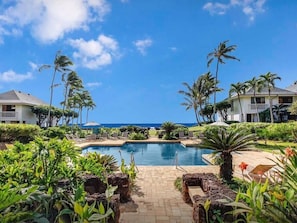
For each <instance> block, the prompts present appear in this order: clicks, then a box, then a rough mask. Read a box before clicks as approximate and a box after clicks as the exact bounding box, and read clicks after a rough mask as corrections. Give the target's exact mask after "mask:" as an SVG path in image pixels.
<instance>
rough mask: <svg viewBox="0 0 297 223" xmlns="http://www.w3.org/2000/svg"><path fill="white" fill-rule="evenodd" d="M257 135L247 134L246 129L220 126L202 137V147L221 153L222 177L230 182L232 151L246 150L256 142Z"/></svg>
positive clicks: (231, 175)
mask: <svg viewBox="0 0 297 223" xmlns="http://www.w3.org/2000/svg"><path fill="white" fill-rule="evenodd" d="M254 139H255V135H254V134H247V133H246V131H245V130H243V129H241V130H239V129H230V130H229V129H228V128H225V127H219V128H218V129H212V130H211V131H207V132H205V134H204V137H203V138H202V141H201V144H200V146H201V147H202V148H207V149H212V150H214V154H220V158H221V161H222V163H221V164H220V177H221V178H222V179H224V180H226V181H228V182H230V181H231V180H232V177H233V158H232V152H235V151H240V150H244V149H246V148H248V147H250V146H251V145H252V144H253V143H254Z"/></svg>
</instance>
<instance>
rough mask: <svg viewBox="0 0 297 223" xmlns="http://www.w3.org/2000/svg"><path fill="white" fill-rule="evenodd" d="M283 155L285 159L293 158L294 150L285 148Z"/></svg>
mask: <svg viewBox="0 0 297 223" xmlns="http://www.w3.org/2000/svg"><path fill="white" fill-rule="evenodd" d="M285 154H286V157H291V156H294V150H292V149H291V148H290V147H287V148H286V149H285Z"/></svg>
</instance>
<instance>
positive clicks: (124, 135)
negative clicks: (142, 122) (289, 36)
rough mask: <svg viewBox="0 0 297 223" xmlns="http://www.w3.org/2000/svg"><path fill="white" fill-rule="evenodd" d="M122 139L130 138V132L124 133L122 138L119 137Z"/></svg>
mask: <svg viewBox="0 0 297 223" xmlns="http://www.w3.org/2000/svg"><path fill="white" fill-rule="evenodd" d="M119 138H120V139H127V138H128V132H123V134H122V135H121V136H119Z"/></svg>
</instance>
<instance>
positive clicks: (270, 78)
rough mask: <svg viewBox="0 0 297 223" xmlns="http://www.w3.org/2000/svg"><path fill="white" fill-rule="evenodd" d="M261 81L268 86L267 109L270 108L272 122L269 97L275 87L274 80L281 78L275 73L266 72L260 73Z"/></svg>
mask: <svg viewBox="0 0 297 223" xmlns="http://www.w3.org/2000/svg"><path fill="white" fill-rule="evenodd" d="M260 78H262V80H263V83H264V84H265V86H266V87H267V88H268V97H269V109H270V121H271V123H274V118H273V112H272V99H271V90H272V89H273V88H274V87H275V83H274V82H275V80H281V78H280V77H279V76H278V75H277V74H273V73H271V72H268V73H266V74H262V75H260Z"/></svg>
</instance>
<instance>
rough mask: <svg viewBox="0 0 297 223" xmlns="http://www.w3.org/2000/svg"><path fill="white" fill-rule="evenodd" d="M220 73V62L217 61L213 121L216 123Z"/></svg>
mask: <svg viewBox="0 0 297 223" xmlns="http://www.w3.org/2000/svg"><path fill="white" fill-rule="evenodd" d="M218 72H219V60H217V66H216V78H215V90H214V95H213V121H214V122H215V121H216V113H217V112H216V95H217V84H218Z"/></svg>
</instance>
